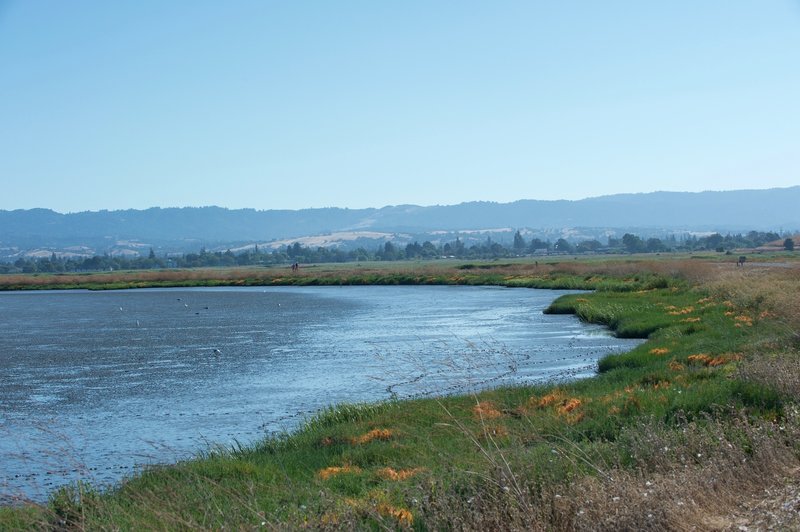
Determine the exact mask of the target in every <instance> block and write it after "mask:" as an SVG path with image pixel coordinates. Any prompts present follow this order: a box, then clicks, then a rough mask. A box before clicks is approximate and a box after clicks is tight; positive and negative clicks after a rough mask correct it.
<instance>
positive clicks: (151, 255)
mask: <svg viewBox="0 0 800 532" xmlns="http://www.w3.org/2000/svg"><path fill="white" fill-rule="evenodd" d="M147 258H148V259H151V260H152V259H155V258H156V253H155V251H153V248H150V254H149V255H148V256H147Z"/></svg>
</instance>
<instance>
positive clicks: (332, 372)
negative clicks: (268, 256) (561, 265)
mask: <svg viewBox="0 0 800 532" xmlns="http://www.w3.org/2000/svg"><path fill="white" fill-rule="evenodd" d="M563 293H565V292H563V291H559V292H556V291H548V290H528V289H507V288H490V287H433V286H399V287H380V286H367V287H308V288H294V287H292V288H289V287H281V288H266V289H265V288H261V287H258V288H255V287H253V288H194V289H152V290H127V291H112V292H83V291H68V292H24V293H0V333H2V334H0V383H1V385H0V493H1V494H3V495H2V496H0V500H6V501H9V500H14V497H18V496H19V497H25V498H31V499H35V500H36V499H38V500H41V499H42V498H46V496H47V494H48V493H49V492H50V491H52V490H53V489H54V488H56V487H58V486H60V485H63V484H65V483H69V482H71V481H74V480H76V479H79V478H82V479H86V480H89V481H91V482H93V483H95V484H96V485H100V486H102V485H107V484H110V483H113V482H116V481H118V480H119V479H120V478H122V477H123V476H125V475H130V474H131V473H133V472H134V471H135V470H137V468H140V467H141V466H142V465H146V464H152V463H163V462H173V461H176V460H179V459H183V458H187V457H190V456H192V455H193V454H195V453H197V452H198V451H201V450H204V449H207V448H208V447H209V446H210V445H217V444H219V445H231V444H233V443H235V442H240V443H247V442H250V441H253V440H255V439H257V438H260V437H263V436H264V435H266V434H271V433H275V432H280V431H285V430H291V429H293V428H295V427H297V425H298V424H299V423H300V422H301V421H302V420H303V419H304V418H306V417H308V416H309V415H310V414H312V413H313V412H315V411H318V410H319V409H321V408H324V407H326V406H328V405H331V404H335V403H338V402H362V401H375V400H382V399H389V398H392V397H399V398H404V397H412V396H421V395H429V394H444V393H453V392H463V391H467V390H470V389H478V388H481V387H488V386H494V385H498V384H508V383H522V382H540V381H545V380H552V379H558V378H574V377H580V376H586V375H591V374H592V373H593V371H594V368H595V367H596V361H597V359H598V358H600V357H602V356H603V355H605V354H607V353H610V352H618V351H621V350H628V349H630V348H631V347H632V346H633V345H635V341H631V340H621V339H616V338H613V337H612V336H611V335H609V334H608V332H607V331H606V330H605V329H603V328H602V327H599V326H594V325H587V324H582V323H580V322H579V321H578V320H577V319H576V318H575V317H574V316H545V315H543V314H542V310H543V309H544V308H545V307H546V306H547V305H548V304H549V303H550V302H551V301H552V300H553V299H554V298H555V297H557V296H558V295H560V294H563Z"/></svg>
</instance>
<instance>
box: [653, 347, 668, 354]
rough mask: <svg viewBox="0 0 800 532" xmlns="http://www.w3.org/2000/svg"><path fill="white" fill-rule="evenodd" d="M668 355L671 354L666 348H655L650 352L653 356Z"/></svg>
mask: <svg viewBox="0 0 800 532" xmlns="http://www.w3.org/2000/svg"><path fill="white" fill-rule="evenodd" d="M667 353H669V349H667V348H666V347H654V348H653V349H651V350H650V354H651V355H666V354H667Z"/></svg>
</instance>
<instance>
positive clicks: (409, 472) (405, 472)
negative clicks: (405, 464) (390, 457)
mask: <svg viewBox="0 0 800 532" xmlns="http://www.w3.org/2000/svg"><path fill="white" fill-rule="evenodd" d="M421 471H424V468H421V467H415V468H414V469H401V470H399V471H397V470H395V469H392V468H391V467H384V468H383V469H379V470H378V472H377V473H378V476H379V477H381V478H382V479H384V480H393V481H399V480H406V479H409V478H411V477H413V476H414V475H416V474H417V473H419V472H421Z"/></svg>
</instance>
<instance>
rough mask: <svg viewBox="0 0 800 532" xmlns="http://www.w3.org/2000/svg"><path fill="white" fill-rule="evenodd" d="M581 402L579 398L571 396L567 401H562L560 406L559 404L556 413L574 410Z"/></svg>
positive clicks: (566, 412)
mask: <svg viewBox="0 0 800 532" xmlns="http://www.w3.org/2000/svg"><path fill="white" fill-rule="evenodd" d="M582 404H583V402H582V401H581V400H580V399H577V398H575V397H573V398H572V399H570V400H569V401H567V402H566V403H564V404H563V405H562V406H560V407H559V408H558V413H559V414H568V413H569V412H572V411H573V410H575V409H576V408H578V407H579V406H581V405H582Z"/></svg>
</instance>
